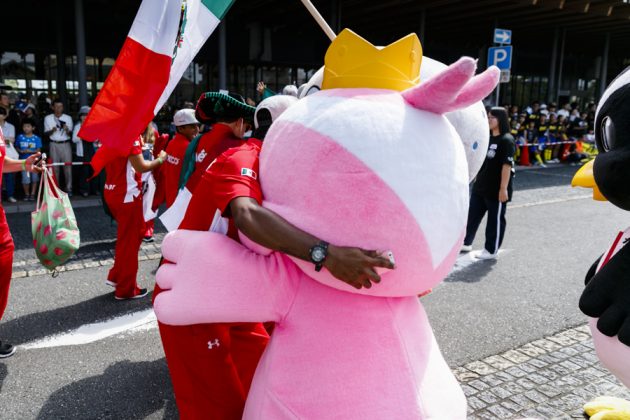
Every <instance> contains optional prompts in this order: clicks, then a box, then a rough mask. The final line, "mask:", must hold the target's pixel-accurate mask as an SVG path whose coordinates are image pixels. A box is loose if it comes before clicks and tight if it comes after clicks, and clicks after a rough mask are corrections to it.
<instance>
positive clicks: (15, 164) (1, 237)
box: [0, 128, 43, 359]
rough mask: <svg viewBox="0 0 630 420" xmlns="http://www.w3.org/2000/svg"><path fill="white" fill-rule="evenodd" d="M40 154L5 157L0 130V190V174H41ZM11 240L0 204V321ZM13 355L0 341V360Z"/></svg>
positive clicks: (10, 261) (10, 264) (6, 296)
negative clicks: (24, 157)
mask: <svg viewBox="0 0 630 420" xmlns="http://www.w3.org/2000/svg"><path fill="white" fill-rule="evenodd" d="M40 156H41V153H39V152H37V153H34V154H32V155H31V156H29V157H28V158H26V159H21V160H17V159H11V158H9V157H7V155H6V145H5V142H4V135H3V134H2V129H1V128H0V190H2V174H3V173H10V172H19V171H28V172H42V170H43V169H42V168H41V166H40V165H38V164H37V162H38V161H39V160H40V159H41V158H40ZM14 249H15V246H14V245H13V238H12V237H11V232H10V231H9V225H8V224H7V218H6V216H5V214H4V208H2V204H0V319H2V315H4V310H5V309H6V307H7V302H8V300H9V285H10V283H11V270H12V269H13V250H14ZM13 353H15V347H14V346H12V345H11V344H9V343H7V342H6V341H0V359H2V358H5V357H9V356H11V355H13Z"/></svg>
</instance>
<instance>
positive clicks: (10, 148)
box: [0, 96, 19, 203]
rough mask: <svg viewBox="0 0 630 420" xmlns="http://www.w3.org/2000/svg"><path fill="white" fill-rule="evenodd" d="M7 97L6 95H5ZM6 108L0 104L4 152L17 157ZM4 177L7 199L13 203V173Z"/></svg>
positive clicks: (13, 129)
mask: <svg viewBox="0 0 630 420" xmlns="http://www.w3.org/2000/svg"><path fill="white" fill-rule="evenodd" d="M7 98H8V96H7ZM7 114H8V112H7V110H6V108H4V107H2V106H0V129H1V130H2V132H3V133H4V140H5V143H6V149H7V151H6V153H7V156H9V157H10V158H11V159H19V155H18V153H17V151H16V150H15V127H14V126H13V124H11V123H10V122H7V121H6V119H7ZM2 177H3V178H4V186H5V188H6V190H7V200H8V201H9V202H10V203H15V202H17V200H16V199H15V196H14V195H15V174H14V173H6V174H3V175H2Z"/></svg>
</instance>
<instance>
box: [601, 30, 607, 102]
mask: <svg viewBox="0 0 630 420" xmlns="http://www.w3.org/2000/svg"><path fill="white" fill-rule="evenodd" d="M609 52H610V32H606V39H605V41H604V53H603V56H602V71H601V73H600V78H599V81H600V84H599V97H600V98H601V97H602V95H603V94H604V91H605V90H606V86H607V85H608V81H607V80H606V75H607V74H608V53H609Z"/></svg>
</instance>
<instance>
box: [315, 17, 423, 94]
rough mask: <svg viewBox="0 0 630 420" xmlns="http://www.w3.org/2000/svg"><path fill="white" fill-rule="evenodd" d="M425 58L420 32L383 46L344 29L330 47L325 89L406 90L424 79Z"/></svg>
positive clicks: (324, 83)
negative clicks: (423, 60)
mask: <svg viewBox="0 0 630 420" xmlns="http://www.w3.org/2000/svg"><path fill="white" fill-rule="evenodd" d="M421 61H422V45H420V40H419V39H418V36H417V35H416V34H409V35H407V36H406V37H404V38H402V39H399V40H398V41H396V42H394V43H392V44H390V45H388V46H387V47H385V48H379V47H375V46H374V45H372V44H371V43H370V42H368V41H366V40H365V39H363V38H361V37H360V36H359V35H357V34H355V33H354V32H352V31H351V30H349V29H344V30H343V31H342V32H341V33H340V34H339V36H337V38H336V39H335V40H334V41H333V42H332V44H330V47H328V51H326V57H325V58H324V80H323V82H322V89H336V88H378V89H392V90H398V91H402V90H405V89H408V88H410V87H412V86H415V85H417V84H418V83H419V82H420V63H421Z"/></svg>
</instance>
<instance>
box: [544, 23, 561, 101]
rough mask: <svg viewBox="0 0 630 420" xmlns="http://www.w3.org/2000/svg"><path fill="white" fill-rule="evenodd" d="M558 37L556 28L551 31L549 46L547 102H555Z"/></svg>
mask: <svg viewBox="0 0 630 420" xmlns="http://www.w3.org/2000/svg"><path fill="white" fill-rule="evenodd" d="M558 38H560V29H559V28H556V29H555V31H554V33H553V44H552V48H551V63H550V64H549V85H548V86H547V102H556V101H557V100H558V97H557V95H556V93H557V92H558V90H557V89H556V62H557V61H558Z"/></svg>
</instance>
